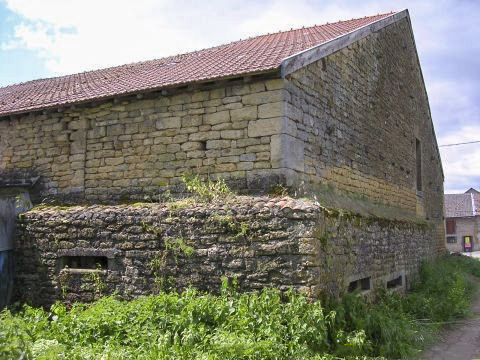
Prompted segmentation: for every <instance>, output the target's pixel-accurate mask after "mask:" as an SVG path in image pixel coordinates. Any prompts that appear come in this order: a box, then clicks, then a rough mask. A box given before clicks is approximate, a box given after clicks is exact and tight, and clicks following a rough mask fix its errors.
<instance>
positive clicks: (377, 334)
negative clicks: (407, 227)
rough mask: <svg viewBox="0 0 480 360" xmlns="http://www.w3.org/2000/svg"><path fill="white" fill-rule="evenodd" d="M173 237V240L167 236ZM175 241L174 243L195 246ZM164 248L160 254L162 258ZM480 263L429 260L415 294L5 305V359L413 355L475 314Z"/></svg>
mask: <svg viewBox="0 0 480 360" xmlns="http://www.w3.org/2000/svg"><path fill="white" fill-rule="evenodd" d="M169 242H170V240H169ZM182 243H183V242H182V241H177V240H175V239H173V240H171V242H170V243H169V245H168V247H169V250H168V251H177V252H179V253H180V252H182V253H183V252H185V253H190V250H188V248H186V247H185V246H184V245H182ZM163 254H164V253H162V254H160V255H159V257H158V258H157V259H152V261H151V266H152V268H153V269H158V268H162V266H164V259H163V258H162V256H163ZM471 275H475V276H478V275H480V262H479V261H477V260H473V259H468V258H465V257H447V258H444V259H440V260H438V261H435V262H429V263H425V264H424V265H423V266H422V268H421V270H420V274H419V277H418V279H417V281H416V283H415V287H414V290H413V292H411V293H409V294H407V295H406V296H404V297H401V296H400V295H397V294H394V293H390V292H387V291H382V292H379V293H378V294H377V300H376V301H375V302H366V301H365V300H364V299H363V298H362V297H358V296H354V295H348V296H345V297H343V298H342V299H341V300H338V301H329V302H325V303H320V301H316V302H311V301H309V300H308V299H307V298H306V297H305V296H303V295H301V294H299V293H297V292H295V291H293V290H290V291H288V292H283V293H282V292H280V291H279V290H275V289H265V290H263V291H261V292H256V293H243V294H242V293H239V292H237V290H236V289H237V287H238V284H236V283H235V280H234V281H233V285H232V286H228V282H227V281H224V283H223V286H222V289H221V292H220V294H219V295H211V294H205V293H201V292H199V291H197V290H194V289H188V290H186V291H184V292H183V293H181V294H178V293H174V292H171V293H164V292H160V293H159V294H158V295H152V296H145V297H140V298H138V299H135V300H132V301H122V300H119V299H117V298H116V297H114V296H110V297H103V298H101V299H99V300H97V301H96V302H94V303H92V304H89V305H84V304H74V305H73V307H72V308H71V309H70V310H67V308H66V307H65V305H63V304H60V303H57V304H55V305H53V306H52V307H51V309H50V310H49V311H46V310H43V309H38V308H32V307H30V306H28V305H25V306H23V308H22V309H21V310H20V311H18V312H16V313H13V312H11V311H10V310H8V309H6V310H3V311H2V312H1V313H0V359H4V358H5V359H8V358H24V359H34V358H35V359H99V358H102V359H191V358H195V359H317V360H319V359H323V360H334V359H341V358H345V359H373V358H375V359H384V358H395V359H396V358H409V357H412V356H415V354H417V352H418V350H419V349H421V348H422V347H423V346H424V345H425V344H427V343H428V341H429V340H431V339H432V337H433V336H434V334H435V331H436V330H438V329H439V328H440V326H441V325H442V324H443V323H444V322H445V321H449V320H451V319H455V318H458V317H463V316H466V315H468V308H469V304H470V300H471V296H472V295H473V293H474V287H473V286H472V285H471V283H470V282H469V281H468V279H469V276H471Z"/></svg>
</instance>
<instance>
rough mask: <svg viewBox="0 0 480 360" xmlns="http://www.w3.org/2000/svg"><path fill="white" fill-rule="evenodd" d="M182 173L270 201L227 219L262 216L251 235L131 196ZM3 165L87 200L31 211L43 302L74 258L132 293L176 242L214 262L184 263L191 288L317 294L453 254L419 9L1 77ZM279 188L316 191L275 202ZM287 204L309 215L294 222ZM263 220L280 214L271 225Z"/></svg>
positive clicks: (24, 241)
mask: <svg viewBox="0 0 480 360" xmlns="http://www.w3.org/2000/svg"><path fill="white" fill-rule="evenodd" d="M184 174H200V175H204V176H209V177H212V178H222V179H225V180H226V181H227V183H228V184H229V185H230V186H231V187H232V188H233V189H235V190H236V191H237V193H239V194H246V195H256V196H257V197H253V198H248V199H246V200H245V199H244V200H242V201H243V202H242V201H240V200H239V201H240V205H238V204H237V205H232V209H230V210H229V211H228V214H223V215H222V216H227V218H228V217H229V216H233V220H234V222H236V221H237V220H238V221H240V220H241V219H243V220H241V221H244V222H245V223H246V224H247V225H248V224H250V225H251V226H246V228H247V227H248V228H250V229H252V231H251V232H250V234H249V236H248V239H247V237H246V236H236V235H238V233H236V235H235V234H234V235H235V236H233V235H232V236H230V237H229V236H228V231H230V232H231V230H232V227H230V228H228V226H227V228H226V229H225V228H224V226H223V225H222V224H221V223H219V222H218V221H217V222H215V221H214V222H213V223H214V224H216V226H217V230H218V231H213V232H212V231H211V230H208V229H203V228H202V229H201V230H199V229H197V228H195V226H194V225H192V224H194V223H197V225H196V226H200V225H199V224H201V223H202V221H200V220H198V219H200V218H202V217H203V218H205V217H207V218H209V216H210V217H211V216H214V215H215V214H212V210H211V209H210V208H209V209H210V210H208V209H207V208H208V206H207V208H205V209H204V210H202V211H200V210H199V209H198V208H195V209H192V210H191V211H190V212H188V211H186V212H185V213H182V212H181V211H180V210H178V209H177V210H178V211H177V212H174V214H172V213H169V214H171V217H169V215H168V214H166V213H164V210H165V209H164V207H162V206H161V205H155V206H157V207H156V208H155V206H153V205H152V206H153V208H155V209H156V211H157V212H152V211H153V210H152V209H151V207H150V208H148V209H150V210H148V209H147V208H145V209H144V210H142V211H140V210H138V209H137V208H133V207H128V206H127V208H124V205H118V204H119V203H125V202H128V201H132V200H144V199H148V200H156V201H158V200H160V201H163V200H165V199H166V195H165V194H176V193H178V194H180V193H183V192H184V187H183V185H182V181H181V177H182V175H184ZM1 176H4V177H13V178H18V177H20V178H27V177H29V178H32V177H39V178H38V180H37V181H36V182H35V184H34V185H32V186H31V188H30V190H29V194H30V196H31V198H32V201H33V202H34V203H39V202H42V201H43V202H45V203H49V202H50V201H57V202H61V203H63V204H82V207H71V208H69V210H65V209H63V208H49V207H45V206H43V207H41V208H38V209H34V210H32V211H31V212H27V213H26V214H25V216H23V217H22V219H20V220H19V226H18V230H17V242H16V244H17V245H16V246H17V250H16V252H17V257H18V282H19V284H22V286H24V287H26V288H29V289H30V290H29V291H30V292H29V293H30V294H33V293H35V292H37V293H39V292H40V290H39V289H40V288H42V289H43V290H42V291H43V293H44V294H50V295H51V296H50V295H49V296H50V297H48V296H46V298H45V302H48V301H51V300H52V299H53V298H54V297H55V296H58V293H59V288H60V285H59V284H60V281H59V279H58V276H59V273H61V272H62V268H63V267H65V265H69V266H70V268H71V267H72V265H75V266H73V267H75V268H79V269H80V270H81V268H82V266H80V265H78V264H80V263H81V262H83V263H85V264H86V263H90V264H91V263H92V262H97V261H100V262H102V264H103V265H102V266H103V267H104V270H102V271H104V273H102V274H104V275H105V276H106V279H107V280H106V281H107V283H108V284H110V285H109V286H111V288H112V289H117V290H118V291H120V293H126V292H127V291H126V287H125V286H126V285H125V284H126V283H129V282H131V281H133V282H134V284H133V285H129V286H130V287H129V290H128V292H129V294H132V293H133V294H138V293H142V292H145V291H147V290H148V288H149V283H148V281H147V280H145V279H147V277H148V276H150V277H152V276H153V275H152V274H153V273H154V271H153V270H151V269H150V270H151V271H150V273H148V269H146V268H145V266H143V265H140V264H141V263H142V261H143V263H145V261H147V260H148V259H149V258H150V257H151V256H150V255H151V253H152V252H154V251H161V250H162V249H163V250H165V249H166V242H165V239H166V237H167V238H169V237H172V236H173V237H174V238H175V239H177V240H178V239H180V238H181V239H185V241H186V242H190V243H191V246H192V247H193V248H194V250H195V251H194V257H195V261H198V262H197V263H195V261H193V260H191V261H193V262H192V264H196V265H195V266H196V268H195V269H190V268H189V267H188V266H183V267H182V269H181V270H182V271H184V272H185V271H186V272H187V273H188V274H187V273H185V274H183V273H182V274H183V275H180V273H178V271H180V270H179V269H177V268H175V267H174V268H175V269H176V270H175V271H177V272H175V271H174V270H172V269H170V270H171V271H170V270H169V271H170V273H171V274H173V277H174V278H176V279H177V281H180V280H181V279H183V280H181V281H183V282H182V284H183V285H185V284H187V283H190V284H195V285H198V286H200V285H202V284H203V285H205V284H209V283H210V282H214V283H215V284H218V278H219V277H220V276H221V275H228V276H230V275H231V274H232V272H233V273H234V274H235V276H238V277H239V279H240V284H241V286H243V287H244V288H245V289H251V288H257V287H262V286H269V285H271V284H278V285H289V286H294V287H298V288H302V289H304V290H306V291H307V292H310V293H311V294H313V295H314V296H316V294H318V292H319V291H321V289H324V288H326V287H329V289H331V290H332V291H333V292H336V293H338V292H341V291H344V290H345V289H347V288H350V289H353V288H355V287H360V288H362V289H364V290H367V288H368V289H369V288H370V287H371V286H383V285H386V284H387V285H388V284H389V285H388V287H396V286H400V287H402V288H403V287H404V286H405V284H406V283H407V282H408V277H409V276H410V274H414V273H415V271H416V269H417V268H418V265H419V262H420V261H421V259H423V258H425V257H429V256H435V255H436V254H438V253H440V252H442V251H443V249H444V225H443V211H442V209H443V173H442V167H441V161H440V156H439V152H438V147H437V143H436V138H435V132H434V128H433V124H432V119H431V115H430V109H429V104H428V98H427V94H426V91H425V86H424V82H423V77H422V73H421V69H420V65H419V61H418V56H417V52H416V48H415V42H414V37H413V32H412V28H411V23H410V18H409V15H408V11H407V10H404V11H399V12H394V13H388V14H382V15H376V16H370V17H364V18H360V19H353V20H349V21H341V22H336V23H331V24H325V25H320V26H313V27H308V28H302V29H297V30H290V31H285V32H279V33H275V34H269V35H263V36H258V37H253V38H249V39H246V40H240V41H236V42H233V43H230V44H227V45H221V46H217V47H214V48H210V49H204V50H200V51H196V52H192V53H187V54H183V55H177V56H172V57H168V58H163V59H158V60H152V61H146V62H141V63H136V64H130V65H123V66H118V67H113V68H108V69H102V70H95V71H89V72H84V73H80V74H74V75H68V76H62V77H57V78H51V79H42V80H35V81H30V82H27V83H23V84H16V85H11V86H7V87H4V88H1V89H0V177H1ZM279 187H285V188H287V189H289V191H290V194H291V195H294V196H297V197H298V196H306V197H309V198H310V199H311V200H310V202H309V203H308V204H307V205H305V204H304V203H303V202H300V203H298V201H300V200H293V199H290V198H288V199H284V200H279V201H278V202H273V203H272V202H270V201H269V200H267V199H264V198H263V197H261V196H263V195H265V194H267V193H269V192H270V191H271V189H272V188H279ZM258 196H260V197H258ZM262 199H263V200H262ZM89 204H90V207H89ZM92 204H104V206H103V207H102V206H100V205H92ZM242 204H243V205H242ZM245 204H250V207H248V209H249V210H248V211H247V210H245V208H244V207H245ZM258 204H260V205H258ZM267 204H270V205H271V206H267ZM279 204H280V205H279ZM285 204H290V205H291V206H290V205H289V206H290V207H289V209H290V210H292V211H293V213H294V214H293V215H292V216H293V217H289V216H290V215H282V216H284V221H283V222H282V221H280V219H282V216H280V215H279V212H282V211H284V210H285ZM319 204H321V205H319ZM255 205H258V206H257V207H255ZM92 206H93V207H92ZM122 206H123V207H122ZM125 206H126V205H125ZM205 206H206V205H205ZM211 206H213V207H215V205H211ZM292 207H293V208H294V209H293V208H292ZM55 209H56V210H55ZM162 209H163V210H162ZM312 209H314V210H312ZM332 209H333V213H335V214H336V216H337V217H339V218H338V219H337V220H338V221H336V222H335V221H334V222H331V223H330V220H328V219H327V218H330V217H329V216H326V215H329V214H330V215H331V214H332ZM217 210H218V211H220V213H222V211H226V210H225V209H224V210H221V209H220V208H217ZM339 210H340V211H339ZM249 211H250V212H249ZM285 211H287V210H285ZM263 212H266V213H265V214H263ZM287 212H288V211H287ZM295 213H298V214H297V215H295ZM346 213H349V214H353V215H352V216H353V217H348V219H347V218H345V217H342V214H346ZM108 214H110V215H112V214H114V215H112V216H113V218H114V219H116V220H114V221H113V223H111V222H110V221H112V220H111V219H112V217H111V216H109V215H108ZM142 214H144V216H146V219H147V220H142V219H141V217H142V216H143V215H142ZM182 214H183V215H182ZM186 214H187V215H186ZM206 214H207V215H206ZM232 214H233V215H232ZM252 214H257V215H258V214H263V219H267V218H270V217H272V219H276V220H275V221H273V220H272V221H273V225H272V226H273V228H272V229H271V230H272V233H271V236H270V237H269V236H266V235H265V236H264V235H262V234H263V233H262V231H263V230H262V228H261V227H256V226H257V225H258V224H257V225H255V221H256V220H255V216H254V215H252ZM185 216H186V217H185ZM237 216H238V217H239V219H240V220H239V219H237V218H236V217H237ZM295 216H298V217H295ZM357 216H358V218H357ZM170 218H175V219H177V221H178V224H183V229H187V230H188V231H186V233H182V234H180V233H181V232H182V231H183V230H181V229H177V228H176V227H175V226H174V227H172V226H170V227H169V225H168V221H167V220H168V219H170ZM189 218H191V220H192V221H191V223H189ZM66 219H69V220H68V223H67V222H66V221H67V220H66ZM195 219H197V220H198V221H199V222H196V220H195ZM302 219H303V220H302ZM204 220H205V219H204ZM217 220H218V219H217ZM387 220H388V221H387ZM141 221H144V222H143V224H144V226H143V228H142V225H141ZM166 221H167V222H166ZM116 222H117V223H116ZM118 222H119V223H118ZM276 222H279V223H278V224H277V225H278V226H279V228H275V226H276V225H275V224H276ZM203 223H204V224H207V223H208V221H206V222H203ZM95 224H97V225H95ZM155 224H162V225H161V226H158V227H156V225H155ZM178 224H177V225H178ZM264 225H265V227H263V229H265V228H268V226H267V224H264ZM122 226H123V227H122ZM205 226H206V225H205ZM212 226H213V227H215V226H214V225H212ZM103 227H105V228H106V229H104V228H103ZM115 227H116V229H117V230H115ZM132 227H133V228H132ZM218 227H219V228H220V230H219V229H218ZM156 228H158V229H161V231H160V230H159V231H160V232H161V234H163V235H158V234H157V235H158V236H159V237H158V238H156V237H155V236H154V234H153V233H152V231H153V230H152V229H156ZM85 229H87V230H85ZM142 229H143V230H142ZM148 229H150V231H149V230H148ZM166 229H171V232H172V234H170V235H169V234H168V233H169V231H167V230H166ZM254 229H256V230H255V231H254ZM197 230H198V231H197ZM280 230H282V231H283V232H282V231H280ZM142 231H143V235H142V236H141V235H140V233H142ZM153 232H155V231H153ZM184 232H185V231H184ZM275 234H276V235H278V236H279V237H278V238H276V237H275V236H276V235H275ZM282 234H283V235H282ZM339 234H344V235H345V236H344V237H343V238H341V239H340V238H337V237H338V236H339ZM167 235H168V236H167ZM243 235H245V234H243ZM144 236H146V237H147V238H148V239H149V240H148V241H147V240H146V238H144ZM200 238H201V239H204V238H205V239H206V238H208V239H209V240H208V241H207V240H205V241H204V242H202V241H200V242H199V243H195V241H198V240H199V239H200ZM267 238H268V239H269V240H268V241H269V242H270V245H269V246H266V244H265V243H263V242H262V241H266V239H267ZM131 239H137V240H139V239H142V241H140V244H141V245H139V244H138V243H132V241H133V240H131ZM225 239H229V240H228V241H227V240H225ZM260 239H263V240H260ZM149 241H150V242H149ZM224 241H225V242H226V243H225V244H224V245H222V246H223V247H222V246H220V245H219V244H220V243H222V244H223V242H224ZM284 241H287V243H284ZM333 241H336V244H335V245H332V247H329V246H327V247H325V246H324V245H325V244H327V245H328V244H330V242H333ZM155 244H156V245H155ZM199 244H203V245H201V246H200V245H199ZM234 244H236V245H238V246H234ZM282 244H283V245H282ZM302 244H303V245H302ZM322 244H323V245H322ZM339 244H342V245H341V246H339ZM177 245H178V241H177ZM267 245H268V244H267ZM189 246H190V245H189ZM220 248H221V249H220ZM235 249H236V250H235ZM177 255H178V254H177ZM25 256H26V257H34V258H35V259H36V261H35V262H33V264H32V263H31V262H30V263H28V262H26V261H24V257H25ZM246 256H248V257H249V258H248V259H247V258H246ZM82 257H83V258H82ZM137 257H138V258H137ZM82 259H83V260H82ZM140 259H143V260H140ZM145 259H147V260H145ZM177 260H178V256H176V257H175V264H177V265H178V263H177ZM182 261H187V260H186V259H183V260H182ZM171 264H173V263H171ZM259 264H264V265H265V264H266V265H265V267H263V265H262V266H260V265H259ZM172 266H174V265H172ZM39 269H41V270H42V273H41V274H39V272H40V271H39ZM199 269H200V270H201V271H200V270H199ZM259 269H260V270H259ZM262 269H263V270H262ZM331 269H336V270H335V271H337V270H338V271H337V272H336V273H335V272H334V276H333V275H332V272H331V271H330V270H331ZM73 270H74V269H70V272H73ZM77 270H78V269H77ZM165 271H166V270H165ZM172 271H173V273H172ZM202 271H203V272H202ZM80 273H82V271H80ZM75 274H78V272H76V273H75ZM132 274H134V275H132ZM212 274H213V276H212ZM332 276H333V277H332ZM142 278H143V279H144V280H141V279H142ZM126 279H128V281H127V280H126ZM132 279H136V280H132ZM185 279H188V281H187V280H185ZM142 281H143V282H142ZM181 281H180V282H181ZM39 284H41V285H39ZM142 284H143V285H142ZM182 284H180V285H182ZM199 284H200V285H199ZM326 284H330V285H328V286H327V285H326ZM200 287H202V286H200ZM204 287H205V288H209V286H207V285H205V286H204ZM145 289H147V290H145ZM55 294H56V295H55Z"/></svg>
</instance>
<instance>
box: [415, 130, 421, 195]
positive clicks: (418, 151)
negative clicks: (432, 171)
mask: <svg viewBox="0 0 480 360" xmlns="http://www.w3.org/2000/svg"><path fill="white" fill-rule="evenodd" d="M415 154H416V160H417V190H418V191H422V144H420V140H418V139H415Z"/></svg>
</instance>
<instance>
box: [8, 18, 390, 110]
mask: <svg viewBox="0 0 480 360" xmlns="http://www.w3.org/2000/svg"><path fill="white" fill-rule="evenodd" d="M392 14H393V13H388V14H381V15H375V16H369V17H364V18H360V19H352V20H348V21H339V22H336V23H332V24H324V25H319V26H312V27H308V28H301V29H295V30H290V31H284V32H278V33H274V34H268V35H261V36H257V37H253V38H249V39H246V40H239V41H235V42H232V43H230V44H226V45H220V46H217V47H213V48H209V49H203V50H199V51H194V52H191V53H186V54H182V55H176V56H169V57H166V58H161V59H156V60H151V61H145V62H139V63H134V64H127V65H121V66H116V67H111V68H107V69H100V70H94V71H87V72H83V73H79V74H73V75H66V76H60V77H54V78H49V79H40V80H33V81H29V82H26V83H21V84H15V85H10V86H6V87H3V88H0V116H1V115H8V114H14V113H20V112H27V111H33V110H40V109H43V108H48V107H54V106H60V105H66V104H74V103H80V102H86V101H89V100H94V99H100V98H108V97H112V96H117V95H122V94H129V93H136V92H141V91H148V90H153V89H160V88H164V87H169V86H177V85H183V84H188V83H192V82H199V81H206V80H214V79H220V78H225V77H230V76H238V75H247V74H253V73H259V72H266V71H272V70H275V69H277V68H279V66H280V65H281V63H282V60H284V59H285V58H287V57H289V56H291V55H294V54H296V53H298V52H300V51H303V50H306V49H308V48H311V47H313V46H316V45H320V44H322V43H325V42H327V41H329V40H332V39H334V38H336V37H339V36H341V35H344V34H347V33H349V32H351V31H354V30H356V29H358V28H360V27H363V26H365V25H368V24H371V23H373V22H375V21H378V20H381V19H383V18H386V17H388V16H390V15H392Z"/></svg>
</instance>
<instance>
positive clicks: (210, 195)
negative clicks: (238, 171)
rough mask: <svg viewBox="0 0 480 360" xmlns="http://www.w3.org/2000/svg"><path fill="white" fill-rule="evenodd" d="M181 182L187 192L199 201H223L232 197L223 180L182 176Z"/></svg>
mask: <svg viewBox="0 0 480 360" xmlns="http://www.w3.org/2000/svg"><path fill="white" fill-rule="evenodd" d="M182 181H183V183H184V184H185V186H186V188H187V190H188V191H189V192H191V193H193V194H194V195H195V196H196V197H197V198H198V199H199V200H201V201H211V200H218V199H225V198H227V197H229V196H231V195H233V192H232V190H230V188H229V187H228V185H227V183H226V182H225V180H224V179H217V180H211V179H210V178H207V179H205V180H204V179H203V178H202V177H200V176H199V175H194V176H183V177H182Z"/></svg>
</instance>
